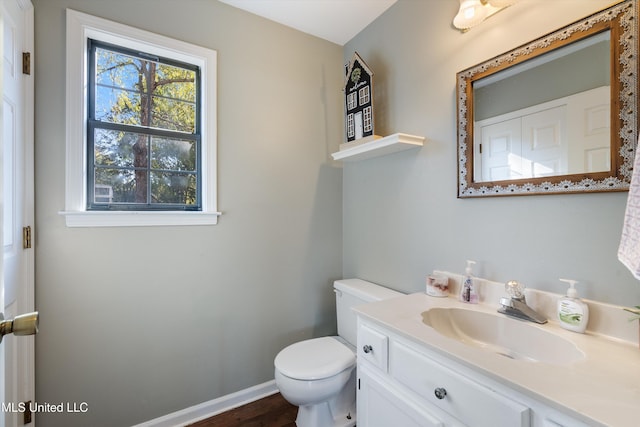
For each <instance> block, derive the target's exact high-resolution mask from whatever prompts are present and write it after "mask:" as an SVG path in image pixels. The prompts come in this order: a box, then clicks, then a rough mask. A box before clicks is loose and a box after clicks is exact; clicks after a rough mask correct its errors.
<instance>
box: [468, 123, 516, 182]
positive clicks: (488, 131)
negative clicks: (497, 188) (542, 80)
mask: <svg viewBox="0 0 640 427" xmlns="http://www.w3.org/2000/svg"><path fill="white" fill-rule="evenodd" d="M474 134H475V135H477V136H476V138H478V140H479V142H480V143H476V144H474V147H476V148H474V149H475V150H477V152H475V153H474V159H478V160H476V162H477V163H476V165H475V168H474V170H475V171H476V176H475V177H474V179H475V181H476V182H486V181H502V180H505V179H519V178H528V176H526V173H525V171H523V170H522V137H521V135H522V128H521V120H520V118H516V119H511V120H504V121H500V122H498V123H490V124H486V125H485V124H484V123H483V122H479V123H478V125H477V127H476V130H475V132H474Z"/></svg>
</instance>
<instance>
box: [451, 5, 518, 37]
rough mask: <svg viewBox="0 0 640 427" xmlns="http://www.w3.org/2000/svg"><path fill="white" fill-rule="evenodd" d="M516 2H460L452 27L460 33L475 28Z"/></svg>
mask: <svg viewBox="0 0 640 427" xmlns="http://www.w3.org/2000/svg"><path fill="white" fill-rule="evenodd" d="M517 1H518V0H460V10H458V14H457V15H456V16H455V18H453V26H454V27H456V28H458V29H459V30H461V31H462V32H465V31H468V30H469V29H470V28H471V27H475V26H476V25H478V24H479V23H481V22H482V21H484V20H485V19H487V18H488V17H490V16H491V15H493V14H495V13H497V12H499V11H500V10H502V9H504V8H505V7H507V6H511V5H512V4H514V3H516V2H517Z"/></svg>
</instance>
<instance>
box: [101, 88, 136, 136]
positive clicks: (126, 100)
mask: <svg viewBox="0 0 640 427" xmlns="http://www.w3.org/2000/svg"><path fill="white" fill-rule="evenodd" d="M145 100H146V95H141V94H140V93H138V92H132V91H127V90H122V89H117V88H112V87H106V86H98V87H96V104H95V109H96V113H95V115H96V120H100V121H103V122H111V123H122V124H128V125H134V126H140V125H141V124H142V122H141V121H140V120H141V117H140V108H141V107H140V105H141V104H142V103H143V102H145Z"/></svg>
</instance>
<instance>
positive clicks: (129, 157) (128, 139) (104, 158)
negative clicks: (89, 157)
mask: <svg viewBox="0 0 640 427" xmlns="http://www.w3.org/2000/svg"><path fill="white" fill-rule="evenodd" d="M148 139H149V137H148V136H147V135H145V134H141V133H133V132H124V131H119V130H109V129H96V130H95V132H94V158H95V160H94V161H95V164H96V165H98V166H115V167H145V168H146V167H147V166H148V161H147V158H148V154H147V153H148V151H149V148H148Z"/></svg>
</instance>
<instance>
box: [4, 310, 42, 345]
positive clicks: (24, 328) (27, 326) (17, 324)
mask: <svg viewBox="0 0 640 427" xmlns="http://www.w3.org/2000/svg"><path fill="white" fill-rule="evenodd" d="M37 333H38V312H37V311H34V312H33V313H25V314H21V315H20V316H16V317H15V318H14V319H13V320H4V315H3V314H2V313H0V342H2V337H4V336H5V335H7V334H14V335H34V334H37Z"/></svg>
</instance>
